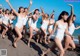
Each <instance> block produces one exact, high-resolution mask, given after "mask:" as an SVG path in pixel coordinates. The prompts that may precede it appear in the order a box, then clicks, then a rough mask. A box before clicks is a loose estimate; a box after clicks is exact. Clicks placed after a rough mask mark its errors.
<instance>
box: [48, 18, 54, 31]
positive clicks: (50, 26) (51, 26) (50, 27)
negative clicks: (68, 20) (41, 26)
mask: <svg viewBox="0 0 80 56" xmlns="http://www.w3.org/2000/svg"><path fill="white" fill-rule="evenodd" d="M51 20H54V19H50V24H51V25H49V29H51V30H52V29H53V23H55V21H54V22H52V21H51Z"/></svg>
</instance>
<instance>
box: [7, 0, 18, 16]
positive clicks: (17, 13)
mask: <svg viewBox="0 0 80 56" xmlns="http://www.w3.org/2000/svg"><path fill="white" fill-rule="evenodd" d="M6 2H7V3H8V5H9V6H10V8H11V9H12V10H13V11H14V13H15V14H16V15H17V16H18V15H19V14H18V12H16V10H15V9H14V8H13V7H12V5H11V4H10V2H9V0H6Z"/></svg>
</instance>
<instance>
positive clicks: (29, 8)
mask: <svg viewBox="0 0 80 56" xmlns="http://www.w3.org/2000/svg"><path fill="white" fill-rule="evenodd" d="M31 5H32V0H30V5H29V7H28V12H29V10H30V7H31Z"/></svg>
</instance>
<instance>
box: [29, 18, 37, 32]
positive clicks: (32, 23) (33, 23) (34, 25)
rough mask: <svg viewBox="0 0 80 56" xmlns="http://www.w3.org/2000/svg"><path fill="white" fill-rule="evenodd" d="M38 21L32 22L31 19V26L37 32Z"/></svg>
mask: <svg viewBox="0 0 80 56" xmlns="http://www.w3.org/2000/svg"><path fill="white" fill-rule="evenodd" d="M37 21H38V20H36V21H34V20H32V19H30V21H29V22H30V26H31V27H32V28H33V29H34V30H35V29H36V28H37Z"/></svg>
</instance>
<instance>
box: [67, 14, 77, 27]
mask: <svg viewBox="0 0 80 56" xmlns="http://www.w3.org/2000/svg"><path fill="white" fill-rule="evenodd" d="M73 17H76V15H73ZM70 19H71V15H70V16H69V17H68V19H67V22H68V26H69V21H70ZM73 23H74V21H73Z"/></svg>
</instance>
